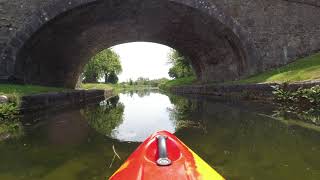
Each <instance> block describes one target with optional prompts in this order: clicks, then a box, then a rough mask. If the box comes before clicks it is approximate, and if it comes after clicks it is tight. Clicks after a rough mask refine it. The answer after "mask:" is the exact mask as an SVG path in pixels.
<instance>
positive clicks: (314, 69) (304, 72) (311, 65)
mask: <svg viewBox="0 0 320 180" xmlns="http://www.w3.org/2000/svg"><path fill="white" fill-rule="evenodd" d="M310 80H320V53H317V54H314V55H312V56H309V57H306V58H302V59H298V60H296V61H295V62H293V63H290V64H288V65H285V66H283V67H280V68H277V69H274V70H271V71H267V72H264V73H261V74H258V75H254V76H252V77H249V78H246V79H243V80H239V81H234V82H232V83H236V84H248V83H285V82H287V83H292V82H298V81H310Z"/></svg>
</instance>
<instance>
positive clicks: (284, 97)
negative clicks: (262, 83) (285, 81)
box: [273, 85, 320, 109]
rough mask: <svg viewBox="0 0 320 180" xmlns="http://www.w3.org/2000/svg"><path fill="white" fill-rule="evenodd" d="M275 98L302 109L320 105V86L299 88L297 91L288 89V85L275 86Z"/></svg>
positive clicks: (282, 102)
mask: <svg viewBox="0 0 320 180" xmlns="http://www.w3.org/2000/svg"><path fill="white" fill-rule="evenodd" d="M273 88H274V91H273V94H274V95H275V99H276V100H277V101H278V102H280V103H281V104H286V105H289V106H293V107H298V108H300V109H301V108H302V109H306V108H318V107H320V86H319V85H317V86H314V87H312V88H307V89H303V88H299V89H298V90H296V91H289V90H286V89H287V88H286V86H283V87H280V86H278V85H277V86H273Z"/></svg>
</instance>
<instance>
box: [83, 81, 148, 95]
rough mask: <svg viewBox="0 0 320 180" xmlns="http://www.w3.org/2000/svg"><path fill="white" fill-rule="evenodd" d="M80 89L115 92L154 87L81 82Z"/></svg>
mask: <svg viewBox="0 0 320 180" xmlns="http://www.w3.org/2000/svg"><path fill="white" fill-rule="evenodd" d="M80 87H81V88H82V89H103V90H113V92H114V93H115V94H117V93H119V92H122V91H130V90H142V89H150V88H154V87H150V86H146V85H123V84H104V83H85V84H84V83H83V84H81V86H80Z"/></svg>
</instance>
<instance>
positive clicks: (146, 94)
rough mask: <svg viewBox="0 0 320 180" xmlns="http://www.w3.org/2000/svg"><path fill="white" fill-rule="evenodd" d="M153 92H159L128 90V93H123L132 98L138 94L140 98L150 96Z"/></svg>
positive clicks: (155, 90)
mask: <svg viewBox="0 0 320 180" xmlns="http://www.w3.org/2000/svg"><path fill="white" fill-rule="evenodd" d="M153 92H159V90H157V89H148V88H145V89H136V90H128V91H123V92H122V93H126V94H129V95H130V97H132V96H133V95H134V94H137V95H138V96H139V97H141V98H142V97H144V96H150V94H151V93H153Z"/></svg>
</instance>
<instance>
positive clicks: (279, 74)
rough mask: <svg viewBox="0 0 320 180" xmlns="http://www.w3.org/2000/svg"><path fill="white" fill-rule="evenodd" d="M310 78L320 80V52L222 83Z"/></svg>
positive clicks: (185, 81) (180, 83)
mask: <svg viewBox="0 0 320 180" xmlns="http://www.w3.org/2000/svg"><path fill="white" fill-rule="evenodd" d="M310 80H320V53H316V54H314V55H312V56H309V57H305V58H301V59H297V60H296V61H295V62H292V63H290V64H288V65H285V66H282V67H280V68H276V69H274V70H270V71H266V72H263V73H261V74H257V75H254V76H251V77H249V78H246V79H242V80H238V81H230V82H225V83H222V84H256V83H293V82H299V81H310ZM194 82H196V78H195V77H187V78H180V79H174V80H171V81H168V82H166V83H165V84H163V85H162V86H161V87H160V88H161V89H164V90H168V89H169V88H170V87H173V86H183V85H191V84H194ZM212 85H216V83H215V84H212Z"/></svg>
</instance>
